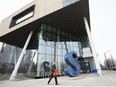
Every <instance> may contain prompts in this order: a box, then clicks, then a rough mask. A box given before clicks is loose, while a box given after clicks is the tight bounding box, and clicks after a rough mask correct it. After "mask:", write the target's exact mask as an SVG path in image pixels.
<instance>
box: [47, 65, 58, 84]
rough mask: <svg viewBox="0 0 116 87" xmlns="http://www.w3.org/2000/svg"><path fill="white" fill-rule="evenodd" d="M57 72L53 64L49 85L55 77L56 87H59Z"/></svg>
mask: <svg viewBox="0 0 116 87" xmlns="http://www.w3.org/2000/svg"><path fill="white" fill-rule="evenodd" d="M55 71H56V66H55V64H53V65H52V67H51V74H50V79H49V81H48V85H49V83H50V81H51V80H52V78H53V77H54V79H55V83H56V85H58V81H57V76H56V75H54V72H55Z"/></svg>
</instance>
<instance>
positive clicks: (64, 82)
mask: <svg viewBox="0 0 116 87" xmlns="http://www.w3.org/2000/svg"><path fill="white" fill-rule="evenodd" d="M48 79H49V78H46V79H28V80H15V81H9V80H6V81H0V87H85V86H88V87H93V86H102V87H103V86H107V87H110V86H114V87H116V71H103V72H102V76H97V75H96V74H94V73H91V74H80V75H79V76H78V77H73V78H71V77H68V76H63V77H58V82H59V85H55V81H54V79H52V81H51V83H50V84H49V85H47V81H48Z"/></svg>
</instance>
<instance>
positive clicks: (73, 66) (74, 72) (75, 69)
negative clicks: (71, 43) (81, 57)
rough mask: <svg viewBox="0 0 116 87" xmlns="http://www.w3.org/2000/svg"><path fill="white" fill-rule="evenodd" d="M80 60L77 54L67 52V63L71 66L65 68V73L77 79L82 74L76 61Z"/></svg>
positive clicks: (65, 57)
mask: <svg viewBox="0 0 116 87" xmlns="http://www.w3.org/2000/svg"><path fill="white" fill-rule="evenodd" d="M76 58H78V56H77V53H76V52H74V51H72V52H67V53H66V54H65V56H64V59H65V62H66V63H67V64H68V65H69V66H68V67H65V68H64V73H65V74H66V75H68V76H71V77H76V76H78V75H79V74H80V65H79V63H78V61H76V60H75V59H76Z"/></svg>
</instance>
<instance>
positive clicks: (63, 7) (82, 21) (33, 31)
mask: <svg viewBox="0 0 116 87" xmlns="http://www.w3.org/2000/svg"><path fill="white" fill-rule="evenodd" d="M0 41H1V42H4V43H6V44H7V45H6V46H5V47H4V49H9V48H10V47H12V49H11V51H10V53H8V50H7V51H5V50H4V52H3V53H2V55H1V59H2V60H4V57H5V56H4V54H6V53H8V54H7V55H12V56H10V57H9V56H6V57H5V58H6V60H9V61H6V62H4V61H2V62H1V64H2V63H12V64H14V67H15V68H14V71H13V73H12V75H11V79H12V78H13V77H15V76H16V73H18V72H22V73H24V74H25V75H27V76H31V77H44V76H49V75H50V65H51V64H52V63H53V62H55V63H56V67H57V69H58V71H59V74H60V75H63V74H64V72H63V69H64V67H66V66H67V64H66V63H65V61H64V55H65V54H66V52H67V51H68V52H70V51H75V52H77V54H78V60H77V61H79V63H80V65H81V72H87V71H88V70H89V71H90V72H91V71H92V70H94V69H96V70H97V72H98V74H100V66H99V62H98V60H97V57H96V53H95V49H94V46H93V43H92V39H91V35H90V17H89V2H88V0H34V1H33V2H31V3H29V4H28V5H26V6H25V7H23V8H21V9H20V10H18V11H17V12H15V13H14V14H12V15H10V16H9V17H7V18H6V19H4V20H3V21H2V22H1V24H0ZM8 44H9V45H8ZM13 51H14V52H13ZM13 53H14V54H13Z"/></svg>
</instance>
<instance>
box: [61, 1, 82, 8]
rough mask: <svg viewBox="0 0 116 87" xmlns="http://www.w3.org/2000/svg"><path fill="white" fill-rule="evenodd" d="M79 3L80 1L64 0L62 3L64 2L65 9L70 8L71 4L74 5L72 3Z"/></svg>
mask: <svg viewBox="0 0 116 87" xmlns="http://www.w3.org/2000/svg"><path fill="white" fill-rule="evenodd" d="M77 1H80V0H62V2H63V7H65V6H68V5H70V4H72V3H75V2H77Z"/></svg>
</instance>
